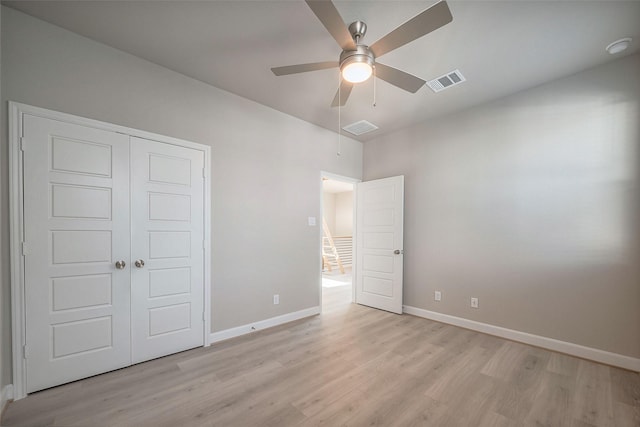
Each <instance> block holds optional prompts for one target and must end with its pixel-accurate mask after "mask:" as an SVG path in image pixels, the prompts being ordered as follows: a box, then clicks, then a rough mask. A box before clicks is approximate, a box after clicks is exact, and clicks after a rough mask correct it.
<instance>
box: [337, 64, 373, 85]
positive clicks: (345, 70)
mask: <svg viewBox="0 0 640 427" xmlns="http://www.w3.org/2000/svg"><path fill="white" fill-rule="evenodd" d="M372 73H373V68H372V67H371V65H369V64H368V63H366V62H350V63H348V64H346V65H345V66H344V67H342V78H343V79H345V80H346V81H348V82H349V83H361V82H364V81H366V80H367V79H369V77H371V74H372Z"/></svg>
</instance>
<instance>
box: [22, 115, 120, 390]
mask: <svg viewBox="0 0 640 427" xmlns="http://www.w3.org/2000/svg"><path fill="white" fill-rule="evenodd" d="M23 125H24V138H23V149H24V157H23V158H24V240H25V248H24V249H25V253H26V256H25V272H24V274H25V299H26V301H25V310H26V315H25V321H26V349H25V353H26V366H27V392H33V391H36V390H41V389H44V388H47V387H51V386H54V385H58V384H62V383H65V382H69V381H74V380H77V379H80V378H84V377H88V376H91V375H95V374H98V373H101V372H105V371H109V370H113V369H117V368H120V367H123V366H127V365H129V364H130V363H131V353H130V315H129V310H130V305H129V301H130V288H129V284H130V282H129V281H130V266H129V262H128V261H129V258H130V253H129V249H130V246H129V245H130V243H129V241H130V239H129V236H130V231H129V141H128V137H127V136H124V135H120V134H117V133H114V132H108V131H103V130H98V129H92V128H86V127H83V126H78V125H73V124H67V123H63V122H59V121H55V120H49V119H43V118H39V117H34V116H28V115H25V116H24V122H23ZM120 260H123V261H124V262H125V264H126V265H125V264H119V266H121V267H123V268H116V266H115V263H116V262H117V261H120Z"/></svg>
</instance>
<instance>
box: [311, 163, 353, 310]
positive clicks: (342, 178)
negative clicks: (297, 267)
mask: <svg viewBox="0 0 640 427" xmlns="http://www.w3.org/2000/svg"><path fill="white" fill-rule="evenodd" d="M322 178H329V179H333V180H335V181H342V182H349V183H351V184H353V219H352V220H353V227H352V231H351V235H352V244H351V302H354V303H357V301H356V269H355V263H356V245H355V244H353V243H354V242H353V240H354V239H353V236H355V235H356V231H357V230H356V228H357V226H358V224H357V221H356V218H357V212H356V197H358V193H357V191H358V190H357V187H358V186H357V185H356V184H358V183H360V182H362V180H361V179H358V178H352V177H350V176H345V175H338V174H335V173H331V172H324V171H320V216H319V217H318V218H322V217H323V216H324V197H323V193H324V191H323V186H322ZM318 228H319V230H318V233H319V234H318V242H319V243H318V245H319V246H318V248H320V254H319V255H320V256H319V259H320V262H319V274H318V282H319V283H318V289H319V297H318V306H319V307H320V312H322V237H323V235H324V232H323V231H322V224H320V226H319V227H318Z"/></svg>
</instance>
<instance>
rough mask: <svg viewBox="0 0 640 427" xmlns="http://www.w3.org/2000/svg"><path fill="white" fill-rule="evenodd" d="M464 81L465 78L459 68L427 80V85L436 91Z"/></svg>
mask: <svg viewBox="0 0 640 427" xmlns="http://www.w3.org/2000/svg"><path fill="white" fill-rule="evenodd" d="M464 81H466V79H465V78H464V76H463V75H462V73H461V72H460V70H453V71H450V72H448V73H447V74H444V75H442V76H440V77H438V78H435V79H433V80H430V81H428V82H427V85H428V86H429V87H430V88H431V90H432V91H434V92H436V93H438V92H440V91H443V90H445V89H449V88H450V87H453V86H455V85H459V84H460V83H462V82H464Z"/></svg>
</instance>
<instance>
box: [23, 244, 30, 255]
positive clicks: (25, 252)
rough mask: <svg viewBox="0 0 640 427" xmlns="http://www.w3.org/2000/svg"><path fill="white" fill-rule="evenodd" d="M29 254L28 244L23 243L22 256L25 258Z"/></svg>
mask: <svg viewBox="0 0 640 427" xmlns="http://www.w3.org/2000/svg"><path fill="white" fill-rule="evenodd" d="M28 253H29V250H28V248H27V243H26V242H22V256H25V255H27V254H28Z"/></svg>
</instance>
